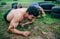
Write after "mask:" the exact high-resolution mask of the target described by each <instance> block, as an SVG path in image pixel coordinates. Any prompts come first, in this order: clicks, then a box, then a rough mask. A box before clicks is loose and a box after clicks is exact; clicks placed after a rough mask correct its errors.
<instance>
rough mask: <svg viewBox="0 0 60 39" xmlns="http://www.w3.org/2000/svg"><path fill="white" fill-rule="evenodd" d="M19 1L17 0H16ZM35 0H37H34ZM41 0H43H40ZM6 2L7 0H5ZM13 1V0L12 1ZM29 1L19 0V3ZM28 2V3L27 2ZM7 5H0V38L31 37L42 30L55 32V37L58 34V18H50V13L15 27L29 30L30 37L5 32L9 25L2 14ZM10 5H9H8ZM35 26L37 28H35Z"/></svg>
mask: <svg viewBox="0 0 60 39" xmlns="http://www.w3.org/2000/svg"><path fill="white" fill-rule="evenodd" d="M18 1H19V0H18ZM35 1H37V0H35ZM42 1H43V0H42ZM6 2H7V1H6ZM12 2H13V1H12ZM12 2H11V1H10V2H7V5H8V4H11V3H12ZM23 2H26V3H23ZM28 2H29V3H31V2H33V1H30V0H29V1H27V0H26V1H22V0H21V1H20V2H19V3H22V5H24V6H25V5H26V6H28V5H27V3H28ZM29 3H28V4H29ZM7 5H5V6H3V7H0V8H2V11H0V37H1V38H0V39H2V38H6V37H11V38H12V37H18V38H19V39H20V38H21V39H23V38H24V39H33V37H36V36H38V35H41V34H40V33H41V31H44V32H50V31H51V32H53V33H54V34H57V36H56V37H55V38H57V37H58V36H59V35H60V19H56V18H51V15H50V14H46V17H44V18H42V17H41V18H37V19H35V21H34V23H33V24H31V25H26V26H25V28H21V27H20V26H18V27H17V29H18V30H21V31H26V30H28V31H30V32H31V36H30V37H21V36H20V35H15V34H10V33H7V28H8V27H9V23H7V22H6V21H5V20H4V18H3V15H4V14H5V13H6V12H7V10H8V9H9V8H8V7H7ZM8 6H10V5H8ZM36 27H37V28H36ZM43 38H44V35H43Z"/></svg>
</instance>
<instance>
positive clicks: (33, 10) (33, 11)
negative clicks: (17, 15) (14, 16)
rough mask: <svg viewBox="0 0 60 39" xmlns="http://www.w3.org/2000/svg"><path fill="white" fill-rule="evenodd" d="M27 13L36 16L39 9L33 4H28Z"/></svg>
mask: <svg viewBox="0 0 60 39" xmlns="http://www.w3.org/2000/svg"><path fill="white" fill-rule="evenodd" d="M26 12H28V14H29V15H33V16H35V17H37V16H38V15H39V9H38V8H37V7H35V6H30V7H29V8H28V9H27V11H26Z"/></svg>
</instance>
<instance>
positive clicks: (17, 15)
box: [4, 6, 39, 36]
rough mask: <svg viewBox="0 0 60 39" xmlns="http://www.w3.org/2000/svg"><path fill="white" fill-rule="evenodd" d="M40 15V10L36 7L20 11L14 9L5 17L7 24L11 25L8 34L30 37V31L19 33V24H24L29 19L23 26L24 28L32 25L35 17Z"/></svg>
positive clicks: (19, 9)
mask: <svg viewBox="0 0 60 39" xmlns="http://www.w3.org/2000/svg"><path fill="white" fill-rule="evenodd" d="M38 15H39V9H37V8H36V7H34V6H31V7H29V8H28V9H27V8H18V9H12V10H10V11H9V12H8V13H6V14H5V15H4V19H5V20H6V21H7V22H10V25H9V27H8V32H11V33H15V34H20V35H24V36H28V35H30V32H29V31H19V30H17V29H16V27H17V26H18V24H19V23H20V22H22V21H23V20H24V19H29V21H28V22H26V23H24V24H21V26H22V27H24V25H26V24H31V23H32V22H33V21H34V19H35V17H37V16H38Z"/></svg>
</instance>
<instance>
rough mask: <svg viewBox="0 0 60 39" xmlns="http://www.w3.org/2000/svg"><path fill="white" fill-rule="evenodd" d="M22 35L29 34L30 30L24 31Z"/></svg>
mask: <svg viewBox="0 0 60 39" xmlns="http://www.w3.org/2000/svg"><path fill="white" fill-rule="evenodd" d="M22 35H24V36H29V35H30V32H29V31H25V32H23V34H22Z"/></svg>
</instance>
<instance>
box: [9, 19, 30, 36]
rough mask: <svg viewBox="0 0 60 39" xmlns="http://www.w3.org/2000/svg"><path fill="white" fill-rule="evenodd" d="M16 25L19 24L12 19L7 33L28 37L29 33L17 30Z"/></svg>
mask: <svg viewBox="0 0 60 39" xmlns="http://www.w3.org/2000/svg"><path fill="white" fill-rule="evenodd" d="M18 24H19V22H18V21H14V19H13V20H12V21H11V23H10V25H9V28H8V31H9V32H12V33H15V34H19V35H24V36H28V35H30V32H29V31H20V30H17V29H16V27H17V26H18Z"/></svg>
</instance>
